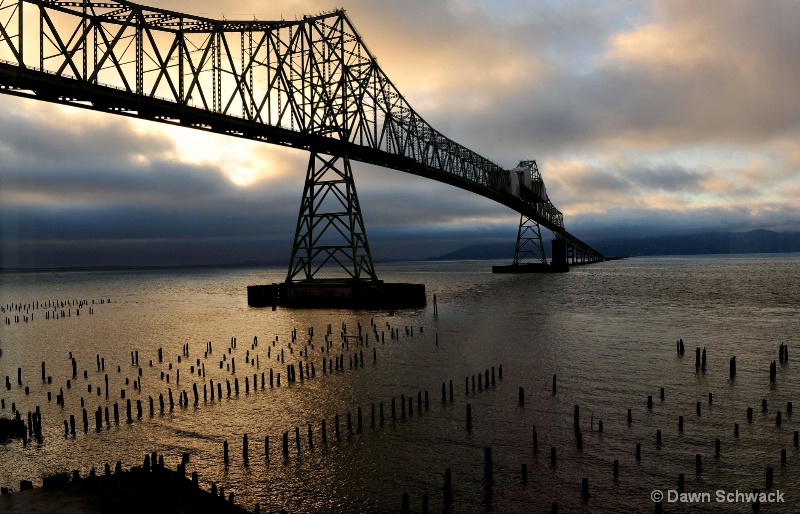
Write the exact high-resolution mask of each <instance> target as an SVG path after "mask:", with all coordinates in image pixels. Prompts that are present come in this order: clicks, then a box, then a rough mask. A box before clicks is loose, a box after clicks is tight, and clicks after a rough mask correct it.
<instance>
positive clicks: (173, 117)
mask: <svg viewBox="0 0 800 514" xmlns="http://www.w3.org/2000/svg"><path fill="white" fill-rule="evenodd" d="M0 92H2V93H5V94H11V95H17V96H23V97H29V98H35V99H38V100H45V101H50V102H57V103H62V104H68V105H74V106H77V107H81V108H88V109H94V110H99V111H104V112H110V113H115V114H119V115H124V116H131V117H136V118H142V119H149V120H154V121H158V122H162V123H171V124H176V125H181V126H187V127H192V128H195V129H201V130H207V131H212V132H217V133H222V134H228V135H232V136H237V137H242V138H248V139H253V140H258V141H264V142H268V143H272V144H278V145H284V146H291V147H296V148H302V149H306V150H309V151H312V152H314V153H317V154H327V155H332V156H346V157H347V158H349V159H353V160H357V161H361V162H367V163H372V164H376V165H379V166H383V167H388V168H393V169H397V170H401V171H404V172H408V173H413V174H416V175H420V176H423V177H427V178H430V179H434V180H438V181H441V182H445V183H448V184H451V185H453V186H456V187H460V188H463V189H466V190H469V191H472V192H474V193H477V194H480V195H483V196H485V197H487V198H490V199H492V200H495V201H497V202H499V203H502V204H504V205H506V206H508V207H510V208H511V209H514V210H516V211H517V212H520V213H521V214H522V215H524V216H527V217H528V218H529V219H530V220H532V221H534V222H536V223H538V224H541V225H543V226H544V227H546V228H548V229H550V230H551V231H553V232H554V234H555V235H556V237H557V238H560V239H563V240H565V241H566V242H567V244H568V245H569V246H571V247H572V248H574V249H575V250H576V251H579V252H581V254H582V255H584V256H587V258H589V259H591V260H601V259H602V258H603V256H602V255H601V254H600V253H599V252H597V251H596V250H594V249H592V248H591V247H589V246H588V245H586V244H585V243H583V242H581V241H580V240H578V239H577V238H575V237H574V236H572V235H571V234H570V233H569V232H567V231H566V230H565V229H564V226H563V216H562V214H561V212H560V211H559V210H558V209H556V207H555V206H554V205H553V204H552V203H551V202H550V200H549V198H548V197H547V194H546V192H545V189H544V183H543V182H542V179H541V176H540V175H538V170H537V173H536V175H537V176H536V177H534V180H533V182H532V183H531V184H529V186H530V187H524V188H522V190H521V191H520V193H519V194H517V195H515V194H512V193H511V192H510V188H511V184H510V183H509V173H508V172H507V171H506V170H504V169H503V168H502V167H500V166H498V165H497V164H495V163H493V162H492V161H490V160H488V159H486V158H484V157H482V156H480V155H478V154H477V153H475V152H473V151H471V150H469V149H468V148H466V147H464V146H462V145H460V144H458V143H456V142H454V141H452V140H450V139H449V138H447V137H445V136H444V135H442V134H441V133H440V132H438V131H437V130H435V129H434V128H433V127H431V126H430V125H429V124H428V123H427V122H425V120H423V119H422V117H421V116H419V115H418V114H417V113H416V111H414V109H412V108H411V106H410V105H409V104H408V102H407V101H406V100H405V98H404V97H403V95H402V94H400V92H399V91H398V90H397V88H396V87H395V86H394V84H393V83H392V82H391V80H389V78H388V77H387V76H386V74H384V73H383V71H382V70H381V68H380V67H379V66H378V62H377V60H376V59H375V57H374V56H373V55H372V54H371V53H370V51H369V50H368V49H367V47H366V45H365V44H364V42H363V41H362V39H361V37H360V36H359V34H358V32H357V31H356V29H355V28H354V27H353V25H352V23H351V22H350V20H349V19H348V18H347V16H346V14H345V12H344V11H343V10H336V11H333V12H329V13H322V14H318V15H315V16H303V17H302V19H297V20H291V21H289V20H280V21H255V20H254V21H225V20H213V19H208V18H203V17H198V16H192V15H189V14H183V13H178V12H172V11H168V10H164V9H158V8H153V7H146V6H142V5H138V4H133V3H130V2H126V1H109V2H100V1H91V0H78V1H62V0H0ZM347 166H348V167H349V164H347Z"/></svg>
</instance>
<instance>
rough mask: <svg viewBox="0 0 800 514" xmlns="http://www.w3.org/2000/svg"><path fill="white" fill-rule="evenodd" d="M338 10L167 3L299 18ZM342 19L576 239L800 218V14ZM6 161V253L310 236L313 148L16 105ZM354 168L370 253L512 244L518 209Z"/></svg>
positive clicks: (10, 108)
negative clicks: (303, 205)
mask: <svg viewBox="0 0 800 514" xmlns="http://www.w3.org/2000/svg"><path fill="white" fill-rule="evenodd" d="M340 4H341V3H340V2H336V3H332V2H322V3H320V2H310V1H307V0H276V1H275V2H270V3H263V2H255V1H251V0H236V1H235V2H228V3H226V4H225V6H224V11H222V10H221V9H222V7H221V5H220V4H219V3H218V2H212V1H210V0H199V1H195V2H188V1H186V0H170V1H169V2H163V5H161V7H164V8H171V9H174V10H176V11H184V12H189V13H196V14H199V15H204V16H209V17H213V18H221V17H222V15H223V14H224V16H225V18H227V19H233V18H244V19H251V18H253V17H258V18H261V19H279V18H281V17H285V18H287V19H293V18H295V17H297V16H301V15H302V14H304V13H311V14H313V13H316V12H319V11H321V10H331V9H334V8H337V7H339V6H340ZM344 7H345V8H346V9H347V12H348V16H349V17H350V19H351V20H352V22H353V24H354V25H355V27H356V29H357V30H358V32H359V34H360V35H361V36H362V37H363V39H364V41H365V42H366V44H367V46H368V47H369V49H370V51H371V52H372V53H373V54H374V55H375V56H376V57H377V59H378V62H379V63H380V65H381V67H382V68H383V70H384V71H385V72H386V74H387V75H388V76H389V78H390V79H391V80H392V81H393V82H394V83H395V84H396V85H397V86H398V88H399V90H400V91H401V92H402V93H403V95H404V96H405V97H406V98H407V99H408V101H409V103H410V104H411V105H412V107H414V109H415V110H417V111H418V113H419V114H420V115H421V116H422V117H423V118H425V119H426V120H428V121H429V122H430V123H431V124H432V125H433V126H434V127H435V128H437V129H439V130H440V131H442V132H443V133H444V134H446V135H447V136H449V137H451V138H452V139H454V140H456V141H457V142H459V143H462V144H464V145H465V146H467V147H468V148H470V149H473V150H475V151H477V152H478V153H480V154H482V155H484V156H485V157H488V158H490V159H491V160H493V161H495V162H497V163H498V164H500V165H502V166H504V167H507V168H510V167H512V166H514V165H515V164H516V163H517V162H518V161H519V160H520V159H529V158H536V159H537V160H538V162H539V166H540V170H541V171H542V174H543V176H544V179H545V182H546V184H547V187H548V193H549V195H550V197H551V199H552V200H553V202H554V203H555V205H556V206H557V207H558V208H559V209H561V210H562V211H563V212H564V213H565V216H566V219H565V221H566V226H567V228H568V229H569V230H570V231H571V232H574V233H575V234H577V235H578V236H579V237H581V238H583V239H587V240H588V239H590V238H591V237H593V236H594V237H599V236H600V235H602V234H616V235H619V233H620V232H628V233H630V234H650V233H654V232H663V233H670V232H680V231H685V230H695V229H699V228H702V229H714V228H720V229H729V228H730V229H737V230H738V229H744V228H748V227H751V228H793V227H794V228H797V227H800V205H798V202H797V201H796V200H795V199H796V198H798V192H800V177H798V174H797V171H798V166H800V144H798V143H797V141H798V140H799V139H798V136H800V103H798V102H797V101H796V98H797V94H796V84H797V83H800V53H798V52H796V51H794V49H796V48H800V31H797V30H796V27H797V26H798V24H800V10H798V9H797V8H796V4H795V3H794V2H791V1H788V0H775V1H772V2H769V3H763V2H752V1H748V0H732V1H730V2H726V3H725V5H724V6H721V5H720V4H719V3H718V2H715V1H712V0H696V1H688V0H658V1H655V0H653V1H645V2H639V3H631V2H626V1H622V0H619V1H616V0H614V1H608V2H596V1H591V0H585V1H579V0H565V1H563V2H528V1H524V0H504V1H502V2H493V1H488V0H437V1H434V2H428V1H423V0H411V1H409V2H391V1H389V0H377V1H376V0H351V1H350V0H349V1H347V2H345V4H344ZM0 162H2V163H3V165H2V166H0V184H2V187H0V240H1V241H3V243H2V244H3V248H2V250H3V251H2V253H3V254H4V255H8V254H9V253H10V252H9V249H10V246H8V245H9V244H10V243H9V241H17V242H19V244H17V247H18V248H21V247H23V246H24V247H25V252H27V253H25V252H23V253H24V255H26V256H27V257H25V258H33V257H31V256H33V255H36V251H35V250H34V248H36V245H37V244H38V245H41V246H39V248H41V249H42V250H41V252H40V254H39V255H43V254H44V253H48V252H51V251H54V250H53V248H55V246H53V245H62V246H60V247H63V248H67V247H69V248H73V249H76V250H75V253H72V254H70V255H75V256H77V255H79V253H80V252H78V250H77V248H79V247H82V245H84V244H85V245H90V246H91V248H104V249H105V250H103V252H101V253H102V255H105V256H116V257H114V258H117V259H121V258H122V257H120V256H122V255H125V254H124V252H117V251H115V250H113V248H114V245H115V244H117V245H119V248H128V249H129V251H130V252H132V250H130V249H132V248H140V249H142V250H141V251H139V250H137V252H138V253H137V255H141V256H142V258H146V255H147V252H146V251H145V250H143V249H145V248H147V247H148V245H150V246H151V247H159V248H162V249H163V252H162V256H163V258H164V259H174V260H180V259H181V258H186V259H189V258H191V257H192V253H191V252H190V251H188V250H187V251H183V250H182V249H185V248H190V247H191V246H192V245H193V244H196V245H197V248H203V252H206V254H205V255H208V256H209V257H208V258H209V259H210V258H211V257H210V256H211V255H214V256H215V257H214V258H219V259H223V258H224V259H226V260H230V259H231V258H233V255H234V254H235V255H236V256H237V258H238V256H241V255H248V256H252V255H256V256H257V255H262V254H264V255H266V254H271V252H272V253H274V252H277V250H275V249H277V248H283V249H284V251H285V248H287V247H288V245H289V244H290V243H291V238H292V236H293V233H294V228H295V222H296V215H297V211H298V208H299V201H300V195H301V192H302V188H303V181H304V177H305V169H306V163H307V154H306V153H304V152H301V151H297V150H291V149H285V148H279V147H274V146H269V145H265V144H260V143H256V142H251V141H245V140H239V139H235V138H230V137H225V136H219V135H213V134H208V133H203V132H200V131H193V130H190V129H185V128H178V127H170V126H165V125H158V124H155V123H152V122H145V121H135V120H129V119H126V118H121V117H114V116H109V115H103V114H98V113H92V112H90V111H81V110H76V109H70V108H64V107H58V106H54V105H52V104H46V103H40V102H35V101H27V100H19V99H15V98H11V97H6V96H2V95H0ZM354 172H355V174H356V180H357V187H358V192H359V194H360V201H361V205H362V207H363V211H364V217H365V220H366V222H367V228H368V232H369V234H370V241H371V242H372V243H373V249H374V250H375V251H376V252H385V253H384V254H383V255H393V254H397V255H400V254H402V255H403V256H409V255H410V254H411V252H412V251H416V252H418V253H419V254H420V255H419V256H420V257H426V256H428V255H433V254H436V253H443V252H444V251H449V250H452V249H455V248H454V247H452V246H450V245H459V244H463V245H465V244H469V242H475V241H477V240H481V239H492V238H496V237H503V238H505V237H508V238H513V236H514V229H515V226H516V223H517V214H515V213H513V212H511V211H509V210H508V209H507V208H505V207H503V206H500V205H498V204H495V203H493V202H491V201H488V200H486V199H484V198H481V197H479V196H477V195H474V194H471V193H467V192H465V191H461V190H458V189H456V188H453V187H451V186H447V185H444V184H440V183H436V182H433V181H429V180H426V179H421V178H419V177H415V176H411V175H407V174H403V173H402V172H398V171H394V170H384V169H380V168H375V167H372V166H367V165H361V164H354ZM506 231H509V233H510V235H506ZM498 234H503V235H502V236H498ZM415 238H416V239H415ZM413 240H416V241H417V242H418V243H419V244H417V245H414V244H407V241H413ZM471 240H472V241H471ZM48 245H49V246H48ZM64 245H66V246H64ZM70 245H72V246H70ZM225 245H230V248H232V249H233V248H236V249H237V252H232V251H231V252H229V253H225V251H223V250H222V248H224V247H225ZM83 247H84V248H86V247H88V246H83ZM266 247H269V248H270V249H266ZM45 248H48V250H46V251H45V250H44V249H45ZM20 251H21V250H20ZM65 251H66V250H65ZM70 251H72V250H70ZM23 253H19V254H18V255H23ZM56 253H57V252H56ZM278 253H280V252H278ZM48 255H49V253H48ZM131 255H132V253H131ZM75 258H77V257H75ZM95 258H96V259H101V255H100V253H98V254H97V255H95ZM109 258H110V257H109ZM20 259H22V257H20ZM18 260H19V259H18ZM23 260H24V259H23ZM0 265H2V264H1V263H0Z"/></svg>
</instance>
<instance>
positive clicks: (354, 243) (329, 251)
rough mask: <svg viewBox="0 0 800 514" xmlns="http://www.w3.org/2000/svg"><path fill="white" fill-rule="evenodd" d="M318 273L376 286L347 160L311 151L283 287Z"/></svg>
mask: <svg viewBox="0 0 800 514" xmlns="http://www.w3.org/2000/svg"><path fill="white" fill-rule="evenodd" d="M322 268H328V269H330V268H333V272H334V273H335V278H337V279H340V280H342V279H343V280H345V281H367V282H377V281H378V277H377V276H376V275H375V267H374V266H373V264H372V254H371V253H370V250H369V242H368V241H367V232H366V230H365V229H364V218H363V217H362V215H361V206H360V205H359V203H358V194H357V192H356V184H355V181H354V180H353V170H352V168H351V167H350V159H348V158H347V155H346V154H345V155H343V156H333V155H325V154H321V153H317V152H315V151H312V152H311V155H310V157H309V160H308V169H307V171H306V182H305V186H304V187H303V198H302V199H301V201H300V213H299V215H298V217H297V229H296V230H295V234H294V245H293V246H292V258H291V261H290V263H289V273H288V275H287V276H286V282H287V283H292V282H295V281H298V282H311V281H314V280H315V279H316V276H317V273H318V272H319V271H320V270H321V269H322Z"/></svg>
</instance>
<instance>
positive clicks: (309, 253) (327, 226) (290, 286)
mask: <svg viewBox="0 0 800 514" xmlns="http://www.w3.org/2000/svg"><path fill="white" fill-rule="evenodd" d="M322 275H325V276H322ZM247 298H248V299H247V301H248V304H249V305H251V306H266V305H272V306H273V307H274V306H276V305H283V306H288V307H344V308H388V309H395V308H406V307H423V306H425V303H426V299H425V286H424V285H423V284H390V283H385V282H383V281H382V280H379V279H378V276H377V274H376V273H375V266H374V265H373V262H372V253H371V252H370V249H369V242H368V240H367V231H366V229H365V226H364V218H363V216H362V214H361V206H360V204H359V202H358V194H357V192H356V184H355V181H354V180H353V170H352V168H351V166H350V159H348V157H347V155H346V154H343V155H329V154H323V153H320V152H316V151H313V150H312V151H311V155H310V157H309V160H308V168H307V170H306V181H305V186H304V187H303V197H302V199H301V200H300V212H299V214H298V216H297V229H296V230H295V235H294V244H293V245H292V257H291V261H290V262H289V271H288V273H287V275H286V281H285V282H283V283H282V284H272V285H263V286H249V287H248V288H247Z"/></svg>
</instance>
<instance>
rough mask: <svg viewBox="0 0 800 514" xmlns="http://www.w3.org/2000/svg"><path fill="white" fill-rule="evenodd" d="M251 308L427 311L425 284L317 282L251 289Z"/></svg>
mask: <svg viewBox="0 0 800 514" xmlns="http://www.w3.org/2000/svg"><path fill="white" fill-rule="evenodd" d="M247 304H248V305H249V306H251V307H269V306H278V305H280V306H282V307H293V308H305V307H310V308H344V309H407V308H416V307H425V305H426V298H425V284H403V283H386V282H383V281H380V280H379V281H354V280H316V281H311V282H284V283H281V284H269V285H253V286H247Z"/></svg>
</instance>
